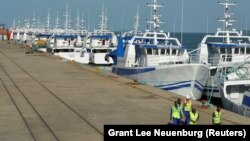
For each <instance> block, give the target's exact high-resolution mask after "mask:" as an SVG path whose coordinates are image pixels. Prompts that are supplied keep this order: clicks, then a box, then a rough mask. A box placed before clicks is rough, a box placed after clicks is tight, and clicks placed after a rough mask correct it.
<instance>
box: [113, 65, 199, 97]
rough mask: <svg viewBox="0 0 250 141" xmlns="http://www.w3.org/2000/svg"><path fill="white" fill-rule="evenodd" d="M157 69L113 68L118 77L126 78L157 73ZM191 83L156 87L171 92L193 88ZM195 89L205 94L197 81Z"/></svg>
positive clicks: (184, 82) (183, 82) (185, 82)
mask: <svg viewBox="0 0 250 141" xmlns="http://www.w3.org/2000/svg"><path fill="white" fill-rule="evenodd" d="M155 70H156V69H155V68H137V69H135V68H132V69H124V68H117V67H113V68H112V72H113V73H115V74H118V75H122V76H124V75H125V76H126V75H136V74H140V73H145V72H150V71H155ZM191 82H192V81H190V80H189V81H182V82H177V83H172V84H168V85H159V86H155V87H158V88H161V89H163V90H166V91H169V90H176V89H181V88H186V87H191ZM194 87H195V88H196V89H198V90H199V91H201V92H203V90H204V86H203V85H202V84H201V83H199V82H198V81H195V85H194Z"/></svg>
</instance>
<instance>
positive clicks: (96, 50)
mask: <svg viewBox="0 0 250 141" xmlns="http://www.w3.org/2000/svg"><path fill="white" fill-rule="evenodd" d="M107 52H108V50H107V49H94V50H93V53H107Z"/></svg>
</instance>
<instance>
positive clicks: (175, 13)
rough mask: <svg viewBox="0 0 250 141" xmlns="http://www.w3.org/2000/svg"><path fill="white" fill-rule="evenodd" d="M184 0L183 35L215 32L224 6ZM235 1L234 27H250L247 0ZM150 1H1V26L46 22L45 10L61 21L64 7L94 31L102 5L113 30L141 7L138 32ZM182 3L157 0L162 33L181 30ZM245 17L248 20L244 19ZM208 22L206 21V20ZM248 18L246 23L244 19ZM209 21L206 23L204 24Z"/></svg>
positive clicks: (125, 25) (127, 27)
mask: <svg viewBox="0 0 250 141" xmlns="http://www.w3.org/2000/svg"><path fill="white" fill-rule="evenodd" d="M183 1H184V23H183V25H184V32H207V29H208V31H209V32H214V31H216V29H217V28H219V27H221V26H222V24H221V23H219V22H217V18H221V17H223V7H222V6H221V5H219V4H218V3H217V2H218V0H183ZM230 1H231V2H237V3H238V5H237V6H233V7H232V9H231V11H232V12H233V13H234V16H233V17H234V19H236V20H237V22H236V23H234V27H235V28H237V29H239V30H245V29H246V27H249V28H250V25H249V24H250V8H249V6H250V0H230ZM150 2H152V0H1V8H0V23H5V24H6V25H12V22H13V20H14V19H16V21H17V20H18V17H20V19H21V20H22V21H23V20H24V17H25V16H27V17H30V18H32V17H33V13H34V11H35V13H36V16H39V17H40V20H43V21H45V18H46V15H47V13H48V9H50V15H51V16H52V17H55V15H56V12H57V11H58V12H59V14H60V17H61V22H63V20H64V19H63V18H64V17H63V16H62V15H63V14H64V13H65V9H66V8H65V7H66V4H68V8H69V12H70V14H71V15H72V22H75V17H76V13H77V9H79V11H80V12H82V13H83V15H84V19H85V21H86V23H85V26H86V27H88V28H89V29H93V28H97V26H98V23H99V21H100V17H99V15H100V14H101V8H102V5H104V6H105V7H106V9H107V13H108V14H107V15H108V26H109V29H111V30H114V31H120V30H121V29H123V30H130V29H132V27H133V24H134V22H135V19H134V16H135V14H136V7H137V6H139V7H140V17H141V20H140V25H141V26H140V29H141V30H143V29H145V28H146V22H145V21H146V20H147V19H149V17H150V8H149V7H147V6H146V3H150ZM181 2H182V0H158V3H161V4H162V3H164V4H165V5H166V7H164V8H160V10H159V13H160V14H161V15H162V17H161V19H162V21H164V22H165V23H164V24H162V25H161V28H162V29H163V30H164V31H170V32H173V31H176V32H179V31H180V29H181V28H180V27H181V24H180V21H181V11H182V10H181ZM247 17H248V18H247ZM207 19H208V20H207ZM247 19H248V20H247ZM207 21H208V22H207Z"/></svg>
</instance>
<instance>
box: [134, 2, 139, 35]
mask: <svg viewBox="0 0 250 141" xmlns="http://www.w3.org/2000/svg"><path fill="white" fill-rule="evenodd" d="M139 10H140V6H139V5H138V6H137V12H136V16H135V25H134V32H135V35H137V34H138V30H139V24H140V15H139Z"/></svg>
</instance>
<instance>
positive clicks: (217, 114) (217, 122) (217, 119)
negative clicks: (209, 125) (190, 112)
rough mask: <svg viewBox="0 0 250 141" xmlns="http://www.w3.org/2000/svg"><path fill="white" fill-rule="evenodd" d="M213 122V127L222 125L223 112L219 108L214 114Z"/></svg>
mask: <svg viewBox="0 0 250 141" xmlns="http://www.w3.org/2000/svg"><path fill="white" fill-rule="evenodd" d="M212 122H213V125H220V124H221V110H220V107H219V106H217V109H216V111H214V112H213V117H212Z"/></svg>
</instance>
